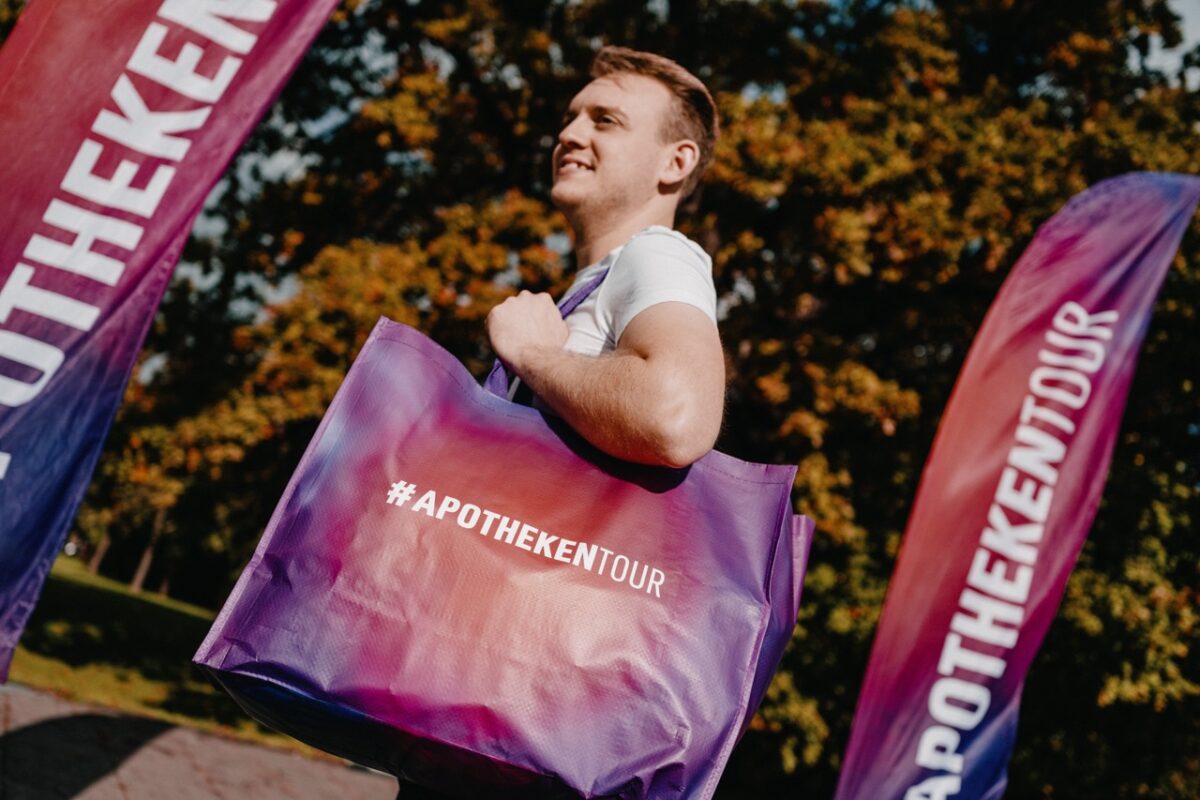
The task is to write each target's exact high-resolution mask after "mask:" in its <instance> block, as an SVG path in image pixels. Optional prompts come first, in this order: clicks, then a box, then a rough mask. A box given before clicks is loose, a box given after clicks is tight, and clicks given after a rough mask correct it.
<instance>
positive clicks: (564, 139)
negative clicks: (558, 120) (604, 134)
mask: <svg viewBox="0 0 1200 800" xmlns="http://www.w3.org/2000/svg"><path fill="white" fill-rule="evenodd" d="M558 143H559V144H561V145H562V146H563V147H568V148H570V147H583V146H584V145H585V144H587V117H586V115H584V114H578V115H576V116H575V117H572V118H571V119H569V120H567V121H566V124H565V125H563V126H562V130H560V131H559V132H558Z"/></svg>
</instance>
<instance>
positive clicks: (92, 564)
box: [87, 533, 112, 575]
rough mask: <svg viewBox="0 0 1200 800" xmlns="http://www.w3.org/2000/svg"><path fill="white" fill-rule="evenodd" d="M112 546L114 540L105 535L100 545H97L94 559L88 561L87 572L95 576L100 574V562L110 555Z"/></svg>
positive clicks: (93, 555)
mask: <svg viewBox="0 0 1200 800" xmlns="http://www.w3.org/2000/svg"><path fill="white" fill-rule="evenodd" d="M111 545H112V539H110V538H109V536H108V534H107V533H106V534H104V536H102V537H101V538H100V544H98V545H96V552H94V553H92V557H91V558H89V559H88V564H87V570H88V572H90V573H92V574H93V575H98V574H100V562H101V561H103V560H104V557H105V556H106V555H108V548H109V547H110V546H111Z"/></svg>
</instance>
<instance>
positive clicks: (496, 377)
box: [483, 267, 611, 398]
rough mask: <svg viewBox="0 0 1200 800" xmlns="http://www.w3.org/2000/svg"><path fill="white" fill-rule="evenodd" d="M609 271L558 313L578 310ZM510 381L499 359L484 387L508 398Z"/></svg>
mask: <svg viewBox="0 0 1200 800" xmlns="http://www.w3.org/2000/svg"><path fill="white" fill-rule="evenodd" d="M609 269H611V267H610V268H606V269H604V270H601V272H600V274H599V275H597V276H596V277H594V278H592V279H591V280H590V281H588V282H587V283H585V284H584V285H583V287H582V288H581V289H580V290H579V291H577V292H575V293H574V294H572V295H570V296H568V297H567V298H566V299H565V300H563V302H562V303H560V304H559V306H558V311H559V313H560V314H562V316H563V319H566V318H567V315H569V314H570V313H571V312H572V311H574V310H575V309H576V308H578V307H579V305H580V304H581V303H583V301H584V300H587V299H588V297H590V296H591V294H592V292H594V291H596V289H597V288H598V287H599V286H600V284H601V283H603V282H604V279H605V278H606V277H608V270H609ZM510 379H511V376H510V375H509V374H508V370H507V369H505V367H504V365H503V364H501V363H500V359H498V358H497V359H496V363H495V364H493V365H492V371H491V372H489V373H488V376H487V380H486V381H484V384H483V386H484V388H485V389H487V390H488V391H489V392H491V393H492V394H494V395H496V396H497V397H504V398H507V397H508V384H509V382H510Z"/></svg>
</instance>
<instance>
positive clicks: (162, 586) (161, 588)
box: [158, 568, 174, 597]
mask: <svg viewBox="0 0 1200 800" xmlns="http://www.w3.org/2000/svg"><path fill="white" fill-rule="evenodd" d="M172 572H174V570H173V569H170V568H168V569H167V570H166V571H165V572H163V577H162V581H161V582H160V583H159V584H158V593H159V594H160V595H162V596H163V597H170V593H171V573H172Z"/></svg>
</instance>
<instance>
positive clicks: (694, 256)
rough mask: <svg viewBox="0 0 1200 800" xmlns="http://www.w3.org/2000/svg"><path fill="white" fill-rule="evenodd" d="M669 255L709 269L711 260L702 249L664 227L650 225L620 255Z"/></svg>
mask: <svg viewBox="0 0 1200 800" xmlns="http://www.w3.org/2000/svg"><path fill="white" fill-rule="evenodd" d="M626 254H628V255H630V256H637V255H648V256H653V255H671V256H673V257H675V258H683V259H688V260H695V261H698V262H699V263H700V264H702V265H703V266H704V267H705V268H707V269H711V267H712V258H710V257H709V255H708V253H706V252H705V251H704V248H703V247H701V246H700V245H699V244H697V243H696V242H695V241H693V240H692V239H689V238H688V237H687V236H684V235H683V234H682V233H680V232H679V231H677V230H675V229H673V228H668V227H666V226H665V225H651V226H650V227H648V228H643V229H642V230H640V231H638V232H637V233H635V234H634V235H633V236H632V238H630V240H629V241H628V242H627V243H626V244H625V247H624V248H623V250H622V253H621V255H626Z"/></svg>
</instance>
